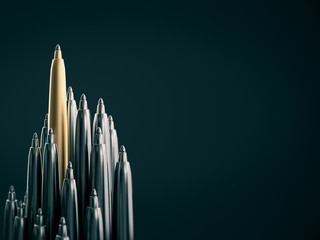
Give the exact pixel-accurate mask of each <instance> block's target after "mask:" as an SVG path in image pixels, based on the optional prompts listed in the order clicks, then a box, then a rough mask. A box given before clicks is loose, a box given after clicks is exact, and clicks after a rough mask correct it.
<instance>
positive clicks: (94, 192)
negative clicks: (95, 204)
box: [91, 188, 98, 196]
mask: <svg viewBox="0 0 320 240" xmlns="http://www.w3.org/2000/svg"><path fill="white" fill-rule="evenodd" d="M91 196H98V195H97V191H96V190H95V189H94V188H93V189H92V191H91Z"/></svg>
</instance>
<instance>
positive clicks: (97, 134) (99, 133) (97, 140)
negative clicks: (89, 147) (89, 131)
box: [94, 127, 103, 145]
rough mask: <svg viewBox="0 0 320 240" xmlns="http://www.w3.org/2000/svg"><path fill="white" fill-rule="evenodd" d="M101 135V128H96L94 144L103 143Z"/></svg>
mask: <svg viewBox="0 0 320 240" xmlns="http://www.w3.org/2000/svg"><path fill="white" fill-rule="evenodd" d="M102 138H103V136H102V130H101V128H99V127H98V128H97V130H96V136H95V138H94V144H96V145H99V144H102V143H103V139H102Z"/></svg>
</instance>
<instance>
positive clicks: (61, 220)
mask: <svg viewBox="0 0 320 240" xmlns="http://www.w3.org/2000/svg"><path fill="white" fill-rule="evenodd" d="M60 224H61V225H66V220H65V219H64V217H61V219H60Z"/></svg>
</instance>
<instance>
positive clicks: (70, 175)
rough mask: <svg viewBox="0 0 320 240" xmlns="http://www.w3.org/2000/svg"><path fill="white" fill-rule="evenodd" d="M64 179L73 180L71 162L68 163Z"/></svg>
mask: <svg viewBox="0 0 320 240" xmlns="http://www.w3.org/2000/svg"><path fill="white" fill-rule="evenodd" d="M66 179H69V180H72V179H74V174H73V169H72V162H68V168H67V172H66Z"/></svg>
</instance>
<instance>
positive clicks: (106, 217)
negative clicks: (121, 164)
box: [90, 127, 112, 240]
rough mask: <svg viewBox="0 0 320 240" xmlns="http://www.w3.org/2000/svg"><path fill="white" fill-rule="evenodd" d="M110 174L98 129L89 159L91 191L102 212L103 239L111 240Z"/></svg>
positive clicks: (100, 133) (100, 132) (99, 129)
mask: <svg viewBox="0 0 320 240" xmlns="http://www.w3.org/2000/svg"><path fill="white" fill-rule="evenodd" d="M110 175H111V173H110V166H109V162H108V161H107V154H106V145H105V144H104V141H103V135H102V131H101V128H100V127H98V128H97V130H96V134H95V141H94V144H93V147H92V151H91V157H90V182H91V185H90V187H91V189H92V188H94V189H96V191H97V194H98V197H99V206H100V208H101V212H102V219H103V226H104V237H105V238H104V239H107V240H109V239H111V214H112V210H111V187H112V186H111V185H110V183H111V176H110Z"/></svg>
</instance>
